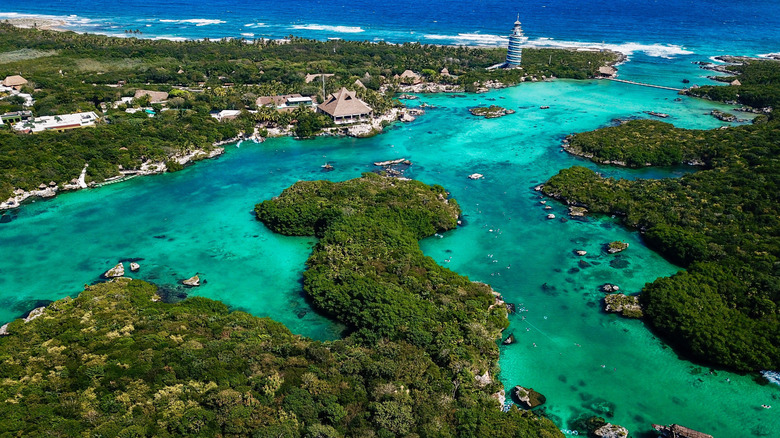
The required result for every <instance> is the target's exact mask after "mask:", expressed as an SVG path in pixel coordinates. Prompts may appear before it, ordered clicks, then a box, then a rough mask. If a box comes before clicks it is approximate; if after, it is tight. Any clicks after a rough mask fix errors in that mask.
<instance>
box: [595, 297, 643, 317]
mask: <svg viewBox="0 0 780 438" xmlns="http://www.w3.org/2000/svg"><path fill="white" fill-rule="evenodd" d="M604 310H605V311H607V312H611V313H619V314H621V315H623V316H625V317H627V318H641V317H642V316H643V315H644V314H643V312H642V306H640V305H639V296H637V295H624V294H609V295H607V296H605V297H604Z"/></svg>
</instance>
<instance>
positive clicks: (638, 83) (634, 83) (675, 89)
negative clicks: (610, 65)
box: [604, 78, 683, 91]
mask: <svg viewBox="0 0 780 438" xmlns="http://www.w3.org/2000/svg"><path fill="white" fill-rule="evenodd" d="M604 79H608V80H610V81H615V82H622V83H624V84H632V85H641V86H643V87H651V88H660V89H662V90H672V91H682V90H683V89H682V88H673V87H665V86H663V85H653V84H645V83H643V82H634V81H627V80H625V79H617V78H604Z"/></svg>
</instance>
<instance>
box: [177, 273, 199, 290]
mask: <svg viewBox="0 0 780 438" xmlns="http://www.w3.org/2000/svg"><path fill="white" fill-rule="evenodd" d="M181 284H183V285H185V286H190V287H196V286H200V277H198V274H195V275H193V276H192V277H190V278H188V279H186V280H182V282H181Z"/></svg>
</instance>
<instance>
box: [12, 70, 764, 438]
mask: <svg viewBox="0 0 780 438" xmlns="http://www.w3.org/2000/svg"><path fill="white" fill-rule="evenodd" d="M685 74H687V72H686V73H685ZM676 80H679V77H678V78H676ZM676 97H677V95H676V94H674V93H673V92H669V91H663V90H657V89H649V88H643V87H636V86H631V85H626V84H619V83H612V82H606V81H584V82H575V81H563V80H562V81H555V82H552V83H534V84H530V83H529V84H523V85H521V86H518V87H513V88H509V89H504V90H498V91H494V92H490V93H487V94H481V95H466V94H461V95H458V97H452V96H448V95H437V96H422V99H421V100H420V101H409V102H408V103H409V104H410V105H416V104H417V103H418V102H421V101H425V102H427V103H430V104H433V105H435V106H436V108H434V109H429V110H427V113H426V114H425V115H424V116H421V117H420V118H418V119H417V120H416V121H415V122H413V123H410V124H403V125H394V126H393V127H392V128H390V129H388V130H387V131H386V132H385V133H383V134H381V135H379V136H376V137H373V138H370V139H351V138H347V139H340V138H318V139H314V140H306V141H296V140H293V139H290V138H279V139H270V140H268V141H266V142H265V143H262V144H255V143H250V142H244V143H242V144H241V145H240V147H238V146H234V145H231V146H228V147H227V153H226V154H225V155H224V156H222V157H220V158H218V159H215V160H210V161H207V162H202V163H199V164H197V165H195V166H192V167H189V168H187V169H185V170H183V171H181V172H177V173H174V174H166V175H158V176H152V177H144V178H137V179H134V180H131V181H129V182H126V183H122V184H115V185H111V186H106V187H103V188H100V189H97V190H85V191H80V192H75V193H69V194H64V195H61V196H59V197H57V198H55V199H53V200H49V201H38V202H35V203H32V204H28V205H25V206H24V207H23V208H21V209H19V210H17V211H14V212H11V213H9V214H12V215H14V216H13V217H14V219H13V220H12V221H11V222H8V223H2V224H0V251H2V254H4V255H5V256H4V257H2V258H0V321H8V320H10V319H12V318H14V317H18V316H19V315H20V314H23V313H24V312H26V311H28V310H30V309H31V308H32V307H33V306H35V305H36V304H37V303H38V302H41V300H55V299H59V298H62V297H64V296H66V295H75V294H77V293H78V292H79V291H80V290H81V289H82V287H83V285H84V284H88V283H91V282H94V281H97V280H98V278H99V276H100V274H101V273H102V272H104V271H105V270H107V269H108V268H110V267H111V266H113V265H114V264H116V263H117V261H118V260H122V259H131V258H138V259H141V260H140V261H139V263H140V264H141V266H142V269H141V271H140V272H138V273H137V274H136V273H131V274H129V275H130V276H133V277H137V278H142V279H146V280H150V281H153V282H155V283H158V284H162V285H166V284H167V285H171V286H172V285H175V284H176V283H177V282H178V281H179V280H181V279H184V278H187V277H189V276H191V275H193V274H195V273H196V272H197V273H199V274H200V276H201V278H202V279H203V280H205V282H204V283H205V284H204V285H203V286H201V287H200V288H198V289H191V290H189V292H191V293H193V294H197V295H201V296H205V297H209V298H214V299H219V300H222V301H224V302H225V303H227V304H228V305H230V306H231V307H233V308H235V309H241V310H245V311H247V312H250V313H252V314H255V315H258V316H270V317H272V318H273V319H275V320H277V321H281V322H283V323H284V324H286V325H287V326H288V327H289V328H290V329H291V330H292V331H293V332H295V333H299V334H302V335H305V336H310V337H312V338H315V339H333V338H336V337H338V336H339V334H340V332H341V327H339V326H337V325H335V324H333V323H331V322H330V321H328V320H327V319H325V318H323V317H322V316H319V315H317V314H316V313H315V312H313V311H311V310H310V308H309V306H308V305H307V303H306V301H305V299H304V298H303V297H302V294H301V284H300V280H301V273H302V271H303V269H304V263H305V260H306V258H307V257H308V254H309V253H310V250H311V247H312V245H313V243H314V239H313V238H290V237H282V236H278V235H275V234H273V233H271V232H269V231H268V230H267V229H266V228H265V227H264V226H262V224H260V223H259V222H257V221H256V220H255V219H254V216H253V215H252V214H251V211H252V208H253V206H254V204H255V203H257V202H259V201H261V200H264V199H268V198H271V197H273V196H275V195H277V194H279V192H281V190H283V189H284V188H285V187H287V186H289V185H291V184H292V183H294V182H295V181H298V180H310V179H321V178H327V179H331V180H336V181H338V180H345V179H350V178H354V177H357V176H359V175H360V174H361V173H362V172H368V171H372V170H374V169H375V168H374V166H373V165H372V163H373V162H374V161H379V160H386V159H394V158H401V157H404V158H408V159H410V160H411V161H412V162H413V163H414V164H413V165H412V166H411V167H410V168H409V170H408V171H407V173H406V175H407V176H409V177H412V178H415V179H419V180H421V181H424V182H426V183H437V184H441V185H443V186H445V187H446V188H447V189H448V190H449V191H450V192H451V193H452V196H453V197H455V198H456V199H457V200H458V202H459V203H460V205H461V206H462V208H463V218H464V225H463V226H462V227H459V228H458V229H457V230H453V231H450V232H448V233H445V234H444V235H443V237H431V238H428V239H425V240H424V241H423V242H422V244H421V246H422V248H423V250H424V251H425V253H426V254H428V255H430V256H431V257H433V258H434V259H435V260H436V261H437V262H439V263H440V264H442V265H443V266H446V267H448V268H450V269H453V270H455V271H456V272H459V273H461V274H464V275H468V276H469V278H471V279H472V280H478V281H484V282H488V283H490V284H491V285H492V286H493V287H494V288H495V289H496V290H498V291H500V292H501V293H502V294H503V295H504V296H505V298H506V299H507V300H508V301H510V302H514V303H517V305H518V308H522V309H523V310H524V311H521V312H518V313H517V314H515V315H513V316H511V317H510V320H511V326H510V328H509V329H508V331H507V334H508V333H514V334H515V336H516V337H517V339H518V342H517V343H516V344H513V345H510V346H504V347H502V356H501V361H500V365H501V368H502V372H501V375H500V379H501V380H502V381H503V382H504V384H505V386H506V387H507V388H511V387H512V386H514V385H518V384H521V385H524V386H531V387H534V388H535V389H537V390H539V391H540V392H542V393H543V394H545V395H546V396H547V400H548V403H547V406H548V407H547V413H548V414H549V415H550V416H551V418H553V419H554V420H555V421H556V422H557V424H558V425H559V426H560V427H561V428H562V429H567V428H569V424H570V421H572V420H573V419H575V418H576V417H578V416H579V415H583V414H587V415H592V414H600V415H602V416H604V415H605V414H608V415H611V417H609V420H610V421H613V422H615V423H617V424H621V425H624V426H626V427H628V428H629V429H630V430H631V431H632V432H633V433H634V435H635V436H641V432H644V431H647V430H649V425H650V423H651V422H655V423H664V424H666V423H680V424H684V425H687V426H689V427H693V428H696V429H699V430H703V431H705V432H708V433H711V434H713V435H715V436H717V437H738V436H745V433H748V435H749V436H777V435H778V432H777V431H778V430H780V416H777V415H776V414H775V413H774V412H771V411H772V410H765V409H762V408H760V405H761V404H765V403H768V404H774V405H778V407H780V388H778V387H777V386H775V385H760V384H758V383H756V382H755V381H754V380H753V378H752V377H750V376H739V375H735V374H731V373H726V372H721V371H717V372H716V374H715V375H711V374H709V369H706V368H700V367H698V366H697V365H695V364H692V363H690V362H687V361H685V360H681V359H679V358H678V357H677V356H676V355H675V353H674V352H673V351H672V350H670V349H669V348H667V347H665V346H664V344H663V343H662V342H661V341H660V340H658V339H657V338H656V337H655V336H653V335H652V334H651V333H650V332H649V331H648V330H647V328H646V327H645V326H644V325H643V324H642V323H640V322H638V321H631V320H625V319H621V318H618V317H616V316H614V315H607V314H604V313H603V312H602V311H601V310H600V307H601V305H600V298H601V297H602V296H603V293H601V292H599V291H598V287H599V285H601V284H603V283H605V282H610V283H615V284H618V285H619V286H620V287H621V289H622V290H624V291H627V292H638V291H639V290H640V289H641V287H642V286H643V285H644V284H645V283H646V282H649V281H652V280H654V279H655V278H656V277H658V276H665V275H671V274H673V273H675V272H677V271H678V270H679V268H678V267H676V266H674V265H672V264H670V263H668V262H667V261H665V260H664V259H662V258H661V257H660V256H658V255H657V254H656V253H654V252H652V251H650V250H648V249H647V248H646V247H645V246H644V245H643V244H642V242H641V240H640V238H639V236H638V235H637V234H636V233H632V232H629V231H627V230H625V229H623V228H622V227H620V226H618V225H617V224H616V223H615V222H614V220H613V219H611V218H588V219H587V220H584V221H579V220H569V221H562V220H561V219H562V218H565V217H566V216H567V215H566V211H565V208H564V207H563V206H562V205H559V204H557V203H555V202H554V201H548V202H547V205H550V206H552V207H553V209H552V210H550V211H547V210H544V209H543V208H544V205H542V204H541V203H540V200H541V199H540V197H539V195H538V193H536V192H534V191H533V186H535V185H536V184H539V183H541V182H543V181H545V180H546V179H547V178H549V177H550V176H551V175H554V174H555V173H556V172H557V171H558V170H559V169H561V168H565V167H568V166H571V165H575V164H579V165H587V166H589V167H591V168H595V169H598V170H599V171H601V172H603V173H605V174H608V175H612V176H620V177H627V178H636V177H648V178H655V177H664V176H679V175H681V174H683V173H684V172H687V171H690V169H661V170H658V169H646V170H637V171H631V170H624V169H616V168H610V167H598V166H595V165H593V164H591V163H588V162H586V161H583V160H580V159H578V158H576V157H571V156H569V155H567V154H565V153H564V152H562V151H561V150H560V141H561V139H562V138H563V137H564V136H565V135H567V134H569V133H572V132H578V131H586V130H591V129H594V128H597V127H599V126H605V125H608V124H610V123H611V121H612V120H613V119H615V118H624V117H642V116H646V115H644V114H643V111H646V110H652V111H660V112H664V113H668V114H670V116H671V117H670V118H669V119H667V121H670V122H672V123H674V124H676V125H677V126H681V127H686V128H715V127H719V126H722V125H723V123H722V122H720V121H718V120H716V119H714V118H713V117H711V116H707V115H705V114H706V113H708V112H709V111H710V110H711V109H712V108H715V107H717V108H721V109H728V107H726V106H723V105H716V104H713V103H711V102H706V101H702V100H696V99H689V98H684V99H683V100H682V101H675V98H676ZM479 104H497V105H502V106H505V107H508V108H512V109H515V110H517V113H515V114H513V115H509V116H506V117H503V118H500V119H492V120H486V119H477V118H474V117H473V116H471V115H470V114H469V113H468V111H467V108H468V107H471V106H475V105H479ZM540 105H549V106H550V108H549V109H545V110H542V109H540V108H539V107H540ZM325 162H328V163H331V164H332V165H333V166H335V170H334V171H332V172H327V173H325V172H323V171H322V169H321V168H320V166H321V165H322V164H323V163H325ZM474 172H479V173H482V174H484V175H485V179H483V180H477V181H472V180H469V179H468V178H466V176H467V175H469V174H471V173H474ZM550 212H552V213H554V214H555V215H556V216H557V218H556V219H555V220H548V219H546V215H547V214H548V213H550ZM612 240H625V241H627V242H629V243H630V247H629V249H628V250H627V251H625V252H624V253H622V254H619V255H612V256H608V255H606V254H603V253H601V250H600V248H601V246H602V245H603V244H604V243H606V242H609V241H612ZM575 249H584V250H586V251H588V255H587V256H585V257H582V258H581V257H577V256H575V255H574V254H573V250H575ZM580 260H585V261H587V262H588V264H589V265H590V266H587V267H582V266H579V264H578V263H579V261H580ZM727 379H728V381H727ZM745 431H747V432H745Z"/></svg>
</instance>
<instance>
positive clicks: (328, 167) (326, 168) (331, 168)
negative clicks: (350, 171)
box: [320, 163, 333, 170]
mask: <svg viewBox="0 0 780 438" xmlns="http://www.w3.org/2000/svg"><path fill="white" fill-rule="evenodd" d="M320 167H322V168H323V169H325V170H333V166H331V165H330V163H325V164H323V165H322V166H320Z"/></svg>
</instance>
